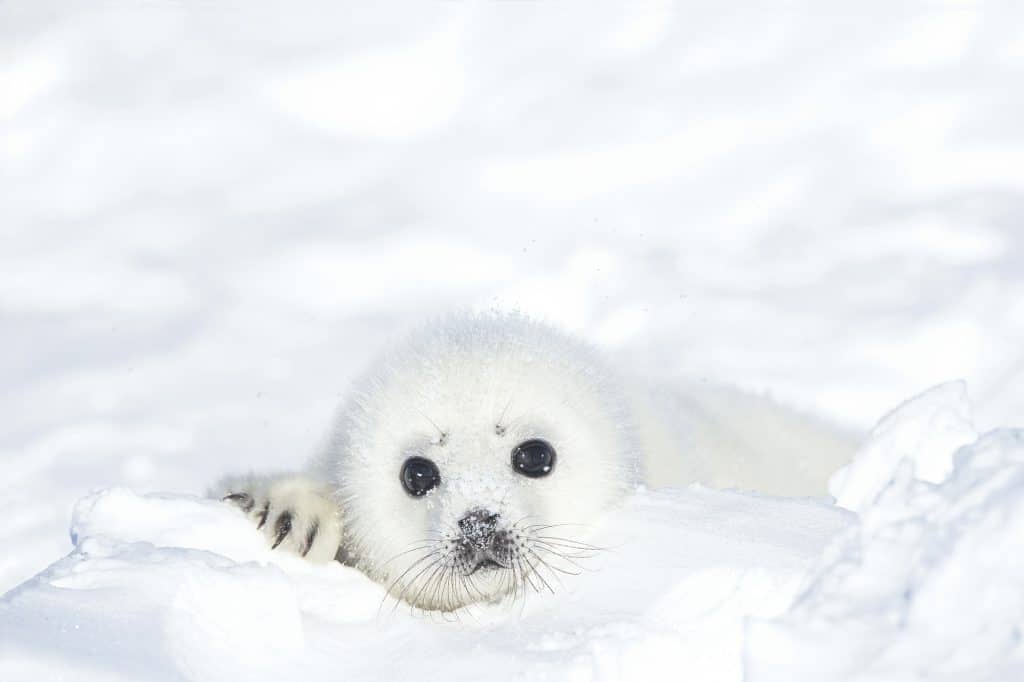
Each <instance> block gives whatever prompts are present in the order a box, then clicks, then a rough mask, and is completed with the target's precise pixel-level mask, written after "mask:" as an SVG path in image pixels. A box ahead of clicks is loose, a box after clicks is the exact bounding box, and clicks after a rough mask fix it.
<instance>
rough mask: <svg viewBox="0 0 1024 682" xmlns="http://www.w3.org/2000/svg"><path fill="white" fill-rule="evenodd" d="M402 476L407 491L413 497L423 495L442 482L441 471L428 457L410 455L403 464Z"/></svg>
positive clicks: (403, 485)
mask: <svg viewBox="0 0 1024 682" xmlns="http://www.w3.org/2000/svg"><path fill="white" fill-rule="evenodd" d="M400 478H401V480H402V487H403V488H405V492H407V493H409V494H410V495H412V496H413V497H422V496H423V495H426V494H427V493H428V492H430V491H431V490H433V489H434V488H436V487H437V484H438V483H440V482H441V472H440V471H438V469H437V465H436V464H434V463H433V462H431V461H430V460H429V459H427V458H426V457H410V458H409V459H407V460H405V463H404V464H402V473H401V476H400Z"/></svg>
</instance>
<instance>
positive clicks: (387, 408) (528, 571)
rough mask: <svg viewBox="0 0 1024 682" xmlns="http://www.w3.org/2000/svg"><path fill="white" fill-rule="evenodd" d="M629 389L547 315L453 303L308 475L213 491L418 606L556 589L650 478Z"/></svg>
mask: <svg viewBox="0 0 1024 682" xmlns="http://www.w3.org/2000/svg"><path fill="white" fill-rule="evenodd" d="M623 395H624V392H623V391H622V390H621V388H620V387H619V386H618V385H617V382H616V380H615V379H614V378H613V376H612V374H611V373H610V372H609V371H608V370H607V369H606V367H605V366H604V364H603V363H602V361H601V360H600V358H599V357H597V355H596V354H595V353H594V352H593V351H592V350H591V349H590V348H588V347H586V346H585V345H583V344H581V343H579V342H577V341H575V340H573V339H571V338H569V337H567V336H565V335H563V334H561V333H559V332H558V331H556V330H554V329H552V328H551V327H548V326H546V325H544V324H541V323H538V322H536V321H533V320H530V319H527V318H525V317H523V316H521V315H518V314H498V313H484V314H463V315H455V316H451V317H448V318H445V319H443V320H440V321H438V322H435V323H434V324H431V325H428V326H427V327H425V328H423V329H421V330H420V331H419V332H417V333H415V334H413V335H412V336H411V337H410V338H408V339H407V340H406V342H405V343H403V344H401V345H399V346H398V347H396V348H394V349H392V350H390V351H388V352H385V353H384V355H383V357H382V358H381V359H380V361H379V362H378V364H377V366H376V368H375V369H374V370H373V371H371V372H370V373H369V374H368V375H366V376H365V377H364V378H363V379H362V380H361V381H359V382H357V384H356V386H355V387H354V388H353V390H352V391H351V394H350V396H349V397H348V399H347V400H346V401H345V402H344V404H343V406H342V408H341V409H340V411H339V412H338V414H337V417H336V418H335V420H334V423H333V428H332V431H331V434H330V437H329V439H328V444H327V446H326V447H325V448H324V450H323V452H322V453H320V454H319V456H318V457H317V458H316V460H315V462H314V464H313V466H312V467H311V468H310V471H309V472H308V473H306V474H296V475H284V476H277V477H252V476H250V477H236V478H229V479H226V480H225V481H223V482H222V483H221V484H220V486H219V487H218V491H217V492H218V495H219V496H221V497H222V498H223V499H226V500H229V501H231V502H234V503H235V504H237V505H238V506H239V507H240V508H241V509H242V510H243V511H245V512H246V513H247V514H249V515H250V517H251V518H252V519H253V521H254V522H255V523H256V525H257V527H258V528H260V529H261V530H262V531H263V532H264V533H265V534H266V536H267V538H268V541H269V542H270V544H271V546H273V547H275V548H282V549H287V550H291V551H293V552H296V553H298V554H300V555H302V556H305V557H307V558H309V559H311V560H314V561H325V560H330V559H333V558H337V559H338V560H340V561H342V562H343V563H346V564H349V565H352V566H355V567H357V568H359V569H360V570H362V571H363V572H365V573H366V574H367V575H369V576H370V577H371V578H373V579H375V580H377V581H379V582H380V583H381V584H383V585H385V586H386V588H387V589H388V591H389V592H390V594H391V595H392V596H393V597H394V598H396V599H397V600H403V601H405V602H408V603H409V604H412V605H414V606H416V607H419V608H423V609H430V610H442V611H451V610H454V609H457V608H460V607H462V606H465V605H467V604H470V603H474V602H479V601H496V600H499V599H501V598H502V597H503V596H505V595H508V594H517V593H518V592H519V591H521V590H526V589H531V590H536V591H540V590H548V589H553V588H552V586H553V585H554V584H556V580H555V578H556V576H557V574H558V573H560V572H574V569H575V566H576V565H577V562H578V561H579V560H580V559H583V558H586V557H588V556H590V555H591V554H592V553H593V551H594V549H595V548H593V547H592V546H591V545H589V544H587V539H588V535H589V533H590V531H591V529H592V528H593V527H594V525H595V523H596V522H597V521H598V520H599V519H600V517H601V516H602V514H603V513H605V512H606V511H608V510H610V509H613V508H615V506H616V505H617V504H618V503H619V502H620V500H622V498H623V497H624V496H625V494H626V493H627V491H629V490H631V489H632V488H634V487H635V485H636V483H637V482H638V481H639V477H640V463H639V456H638V447H637V438H636V436H635V433H634V431H633V429H632V427H631V420H630V418H629V416H628V413H627V408H626V405H625V404H624V402H623V398H622V396H623Z"/></svg>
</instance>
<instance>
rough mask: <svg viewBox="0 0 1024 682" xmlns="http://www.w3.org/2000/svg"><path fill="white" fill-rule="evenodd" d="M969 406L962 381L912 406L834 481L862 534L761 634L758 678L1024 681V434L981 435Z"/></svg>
mask: <svg viewBox="0 0 1024 682" xmlns="http://www.w3.org/2000/svg"><path fill="white" fill-rule="evenodd" d="M968 406H969V403H968V400H967V397H966V389H965V386H964V385H963V384H962V383H960V382H956V383H950V384H944V385H941V386H938V387H936V388H934V389H932V390H930V391H928V392H926V393H925V394H923V395H921V396H919V397H918V398H916V399H914V400H911V401H908V402H907V403H905V404H904V405H902V406H901V407H899V408H898V409H897V410H895V411H894V412H893V413H892V414H890V415H889V416H887V417H886V418H884V419H883V420H882V421H881V422H880V423H879V425H878V426H877V427H876V429H875V431H874V433H873V434H872V437H871V439H870V440H869V442H868V443H867V444H866V445H865V446H864V447H863V448H862V450H861V452H860V454H859V455H858V457H857V458H856V460H855V461H854V462H853V463H851V464H850V465H849V466H848V467H847V468H846V469H845V470H844V471H841V472H839V473H838V474H837V475H836V476H835V477H833V480H832V491H833V493H834V494H835V495H836V497H837V499H838V501H839V502H840V503H842V504H845V505H847V506H850V507H851V508H853V509H857V510H858V511H859V512H860V523H859V524H857V525H855V526H852V527H851V528H849V529H848V530H847V531H846V532H845V533H843V534H842V535H841V536H840V537H839V538H837V540H836V542H835V543H834V544H833V545H832V546H831V547H830V548H829V549H828V551H827V552H826V553H825V555H824V557H823V560H822V562H821V565H820V567H819V569H818V570H817V571H816V572H815V574H814V576H813V579H812V580H811V581H810V582H809V584H808V587H807V588H806V589H805V590H804V591H803V592H802V593H801V595H800V596H799V598H798V599H797V601H796V603H795V604H794V606H793V608H792V609H791V610H790V611H789V612H788V613H787V614H786V615H785V616H784V617H782V618H780V619H778V620H776V621H774V622H770V623H765V622H753V623H751V625H750V628H749V637H748V641H747V643H746V659H747V672H748V675H747V677H748V678H749V679H751V680H755V681H756V680H787V681H790V680H803V679H806V680H820V679H857V680H890V679H919V678H923V677H929V678H938V679H956V680H963V679H1024V647H1022V645H1021V632H1022V631H1024V573H1022V571H1021V567H1022V566H1024V431H1020V430H1009V429H1001V430H995V431H992V432H990V433H987V434H985V435H982V436H980V437H978V436H977V434H975V433H974V430H973V427H972V426H971V419H970V414H969V409H968Z"/></svg>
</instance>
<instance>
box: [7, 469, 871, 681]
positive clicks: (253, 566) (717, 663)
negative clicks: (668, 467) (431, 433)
mask: <svg viewBox="0 0 1024 682" xmlns="http://www.w3.org/2000/svg"><path fill="white" fill-rule="evenodd" d="M851 517H852V515H850V514H849V513H847V512H844V511H842V510H837V509H835V508H834V507H831V506H830V505H826V504H823V503H820V502H816V501H812V500H784V499H771V498H761V497H756V496H750V495H741V494H738V493H729V492H718V491H711V490H707V489H704V488H699V487H693V488H689V489H686V490H677V491H662V492H658V493H652V492H640V493H638V494H637V495H636V496H634V497H633V498H632V499H631V500H630V502H629V503H628V505H627V506H626V507H625V508H624V509H623V510H622V511H621V512H620V513H617V514H615V515H613V518H609V519H607V521H606V523H605V526H604V527H603V528H602V529H601V532H600V536H601V538H602V539H605V540H607V542H606V543H604V544H605V545H606V546H607V547H608V549H607V551H605V552H603V553H602V555H601V557H600V558H599V559H598V560H596V561H595V562H594V563H593V564H592V565H591V566H589V567H588V568H591V569H592V570H588V571H586V572H584V573H582V574H581V575H579V576H565V577H564V579H563V580H562V584H561V585H559V584H555V585H553V588H554V589H555V593H554V594H547V593H545V594H543V595H535V594H529V595H527V596H526V597H525V599H521V600H518V601H516V602H514V603H511V604H510V603H503V604H496V605H480V606H475V607H473V608H471V609H468V610H465V611H463V612H460V613H458V614H456V615H455V616H454V617H451V616H450V617H448V618H445V617H442V616H441V615H439V614H425V613H422V612H415V611H412V610H411V609H410V608H409V607H407V606H405V605H396V604H394V602H393V601H390V600H384V601H383V604H382V599H383V597H384V591H383V589H382V588H381V587H380V586H379V585H377V584H375V583H373V582H371V581H369V580H368V579H366V578H365V577H364V576H363V575H362V574H360V573H359V572H357V571H355V570H353V569H350V568H346V567H343V566H340V565H338V564H331V565H326V566H314V565H309V564H307V563H306V562H304V561H302V560H299V559H296V558H293V557H289V556H286V555H279V554H277V553H275V552H271V551H269V550H267V549H266V547H265V546H264V544H263V539H262V537H261V536H260V535H259V534H258V533H257V532H256V531H255V530H254V529H253V528H252V527H251V526H250V525H249V524H248V522H247V521H245V519H244V518H243V517H242V515H241V514H240V513H238V512H237V511H236V510H234V509H233V508H230V507H228V506H227V505H222V504H220V503H217V502H215V501H208V500H200V499H195V498H187V497H175V496H166V495H159V496H158V495H145V496H140V495H136V494H134V493H132V492H130V491H127V490H120V489H116V490H107V491H103V492H100V493H97V494H94V495H92V496H90V497H88V498H86V499H84V500H82V501H81V502H80V503H79V504H78V506H77V508H76V510H75V513H74V520H73V523H72V538H73V541H74V543H75V549H74V551H73V552H72V553H71V554H70V555H69V556H67V557H66V558H64V559H62V560H61V561H59V562H57V563H56V564H54V565H53V566H51V567H50V568H49V569H47V570H46V571H45V572H43V573H42V574H40V575H38V576H36V577H35V578H33V579H32V580H29V581H28V582H26V583H24V584H23V585H22V586H20V587H19V588H17V589H15V590H13V591H12V592H10V593H9V594H8V595H6V596H5V597H4V599H3V600H2V602H0V642H2V644H0V679H5V680H18V679H39V678H46V677H56V676H59V675H61V674H66V675H69V676H73V677H74V678H75V679H90V678H91V679H111V678H114V679H143V678H145V679H182V678H185V679H225V678H228V677H229V676H230V677H231V678H233V679H269V678H271V677H274V676H275V675H276V674H280V673H283V672H284V671H287V672H288V675H289V677H292V678H296V676H297V675H299V674H300V673H301V674H305V675H307V676H308V677H310V678H312V679H346V680H362V679H375V680H376V679H405V678H408V677H410V676H412V674H413V673H414V672H415V673H417V675H416V676H417V677H424V678H425V679H445V680H459V679H467V680H468V679H474V680H479V679H481V674H482V671H486V675H483V677H484V678H486V679H496V678H503V679H504V678H508V679H512V678H519V677H522V676H524V675H526V676H529V677H542V678H553V679H567V678H574V679H589V678H592V677H607V676H609V675H610V676H612V677H622V678H632V679H639V678H640V676H645V677H648V678H651V679H676V677H677V672H678V671H679V670H690V671H695V672H696V673H698V678H699V679H702V680H733V679H737V678H738V677H739V675H740V674H741V670H740V665H741V658H740V652H741V646H742V635H743V622H744V619H745V618H746V617H747V616H750V615H755V616H759V617H762V618H769V617H773V616H777V615H779V614H780V613H782V612H783V611H784V610H785V609H786V608H787V606H788V605H789V604H790V602H791V600H792V598H793V596H794V595H795V594H796V592H797V590H798V589H799V588H800V585H801V581H802V577H803V576H804V575H805V573H806V571H807V570H808V567H809V566H810V565H811V564H812V562H813V561H814V560H815V559H816V558H817V557H818V556H819V555H820V554H821V552H822V550H823V548H824V547H825V545H826V544H827V543H828V541H829V539H830V538H831V537H833V536H834V535H835V534H836V533H837V532H839V531H840V530H842V529H844V528H845V527H846V526H847V525H848V524H849V523H850V521H851Z"/></svg>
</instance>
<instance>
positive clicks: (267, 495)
mask: <svg viewBox="0 0 1024 682" xmlns="http://www.w3.org/2000/svg"><path fill="white" fill-rule="evenodd" d="M219 487H220V488H221V491H222V493H223V494H221V495H219V496H220V498H221V499H222V500H224V501H226V502H230V503H232V504H234V505H235V506H237V507H238V508H239V509H240V510H241V511H242V512H244V513H245V514H246V516H248V517H249V519H250V520H252V522H253V523H254V524H255V525H256V529H257V530H259V531H261V532H262V533H263V535H264V536H265V537H266V538H267V543H268V544H269V545H270V548H271V549H275V550H280V551H287V552H291V553H293V554H298V555H299V556H301V557H304V558H306V559H308V560H310V561H313V562H316V563H321V562H326V561H331V560H333V559H334V558H335V555H336V554H337V552H338V547H339V545H340V544H341V536H342V523H341V514H340V511H339V509H338V507H337V505H336V504H335V503H334V501H333V499H332V498H331V495H330V491H329V489H328V487H327V486H326V485H324V484H323V483H322V482H320V481H318V480H316V479H313V478H310V477H309V476H304V475H301V474H286V475H282V476H270V477H251V476H250V477H245V478H241V479H235V480H233V481H232V480H230V479H229V480H227V481H225V482H223V483H222V484H221V486H219Z"/></svg>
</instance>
